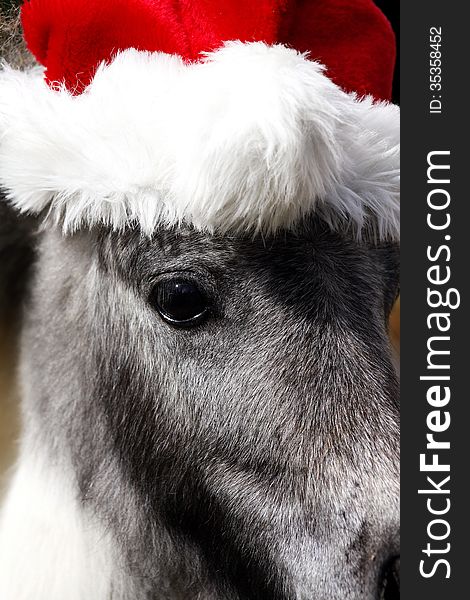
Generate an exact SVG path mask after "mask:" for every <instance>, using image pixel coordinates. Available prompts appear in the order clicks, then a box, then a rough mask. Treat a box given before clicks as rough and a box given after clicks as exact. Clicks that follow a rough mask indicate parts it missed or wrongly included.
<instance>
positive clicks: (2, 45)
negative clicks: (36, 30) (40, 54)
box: [0, 0, 36, 69]
mask: <svg viewBox="0 0 470 600" xmlns="http://www.w3.org/2000/svg"><path fill="white" fill-rule="evenodd" d="M0 60H1V61H5V62H6V63H8V64H9V65H10V66H12V67H14V68H16V69H28V68H30V67H32V66H34V65H35V64H36V62H35V60H34V57H33V55H32V54H31V53H30V52H29V50H28V49H27V47H26V44H25V42H24V39H23V35H22V29H21V22H20V8H19V6H18V2H12V1H10V2H8V1H5V0H0Z"/></svg>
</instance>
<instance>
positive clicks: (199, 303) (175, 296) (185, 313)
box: [152, 279, 208, 325]
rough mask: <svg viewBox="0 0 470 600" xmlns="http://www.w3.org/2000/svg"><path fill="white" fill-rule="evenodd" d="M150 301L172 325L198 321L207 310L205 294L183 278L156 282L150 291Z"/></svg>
mask: <svg viewBox="0 0 470 600" xmlns="http://www.w3.org/2000/svg"><path fill="white" fill-rule="evenodd" d="M152 302H153V304H154V305H155V308H156V309H157V310H158V312H159V313H160V315H161V316H162V317H163V318H164V319H165V320H166V321H168V322H170V323H172V324H174V325H194V324H196V323H199V322H200V321H201V320H202V319H203V318H204V316H205V315H206V313H207V311H208V302H207V298H206V296H205V294H204V293H203V292H202V291H201V290H200V289H199V287H198V286H197V285H196V284H195V283H193V282H191V281H187V280H185V279H172V280H169V281H162V282H160V283H158V284H157V285H156V286H155V288H154V290H153V293H152Z"/></svg>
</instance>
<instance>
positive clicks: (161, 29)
mask: <svg viewBox="0 0 470 600" xmlns="http://www.w3.org/2000/svg"><path fill="white" fill-rule="evenodd" d="M22 22H23V27H24V34H25V39H26V42H27V44H28V46H29V48H30V50H31V51H32V52H33V53H34V55H35V56H36V58H37V59H38V61H39V62H40V63H41V64H42V65H43V66H44V68H36V69H33V70H32V71H29V72H18V71H14V70H12V69H10V68H8V67H7V66H4V68H3V70H2V71H0V186H1V187H2V188H3V189H4V190H5V191H6V195H7V197H8V199H9V200H10V201H11V202H12V203H13V204H14V205H15V206H17V207H18V208H19V210H21V211H24V212H32V213H44V214H47V215H48V216H49V217H52V218H54V219H56V220H57V221H60V223H61V224H62V225H63V227H64V229H65V230H73V229H75V228H77V227H83V226H92V225H93V224H97V223H105V224H107V225H110V226H112V227H114V228H122V227H124V226H126V225H127V224H129V223H138V224H139V225H140V227H141V228H142V230H143V231H145V232H147V233H151V232H152V231H154V230H155V228H156V227H159V226H162V225H163V226H172V225H175V224H178V223H183V222H184V223H189V224H192V225H193V226H194V227H196V228H198V229H203V230H209V231H221V232H226V231H231V232H242V231H243V232H257V231H266V232H274V231H276V230H278V229H280V228H292V227H295V225H296V223H298V222H299V221H300V220H301V218H302V217H303V216H305V215H308V214H312V213H317V214H319V215H320V216H321V217H322V218H323V219H325V220H326V221H327V222H329V223H330V224H331V225H332V226H333V227H340V228H344V227H350V228H351V229H353V230H354V231H355V232H356V233H357V234H360V233H361V231H363V230H364V229H367V230H368V231H373V232H374V234H375V235H376V237H379V238H382V239H383V238H388V239H398V235H399V234H398V213H399V141H398V129H399V127H398V120H399V115H398V109H397V108H396V107H395V106H393V105H391V104H389V103H387V102H384V100H388V98H389V95H390V89H391V81H392V73H393V64H394V58H395V40H394V36H393V32H392V31H391V28H390V25H389V24H388V22H387V20H386V19H385V17H384V16H383V15H382V13H381V12H380V11H379V10H378V8H377V7H376V6H375V5H374V3H373V2H372V0H258V1H257V2H253V1H252V0H177V1H175V0H62V1H61V0H30V1H29V2H26V3H25V4H24V5H23V8H22ZM323 65H325V66H323Z"/></svg>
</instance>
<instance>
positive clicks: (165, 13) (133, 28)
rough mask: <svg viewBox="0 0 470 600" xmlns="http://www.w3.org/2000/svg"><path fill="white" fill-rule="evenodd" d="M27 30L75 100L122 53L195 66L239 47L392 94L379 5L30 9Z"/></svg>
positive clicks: (366, 90) (109, 4)
mask: <svg viewBox="0 0 470 600" xmlns="http://www.w3.org/2000/svg"><path fill="white" fill-rule="evenodd" d="M22 22H23V28H24V34H25V39H26V42H27V44H28V46H29V48H30V50H31V51H32V53H33V54H34V55H35V56H36V58H37V59H38V61H39V62H40V63H41V64H43V65H44V66H45V67H46V78H47V81H48V82H49V83H56V82H65V85H66V86H67V88H68V89H69V90H70V91H73V92H74V93H77V92H81V91H83V89H84V87H86V86H87V85H88V84H89V83H90V81H91V79H92V77H93V74H94V73H95V71H96V68H97V66H98V65H99V64H100V63H101V62H103V61H109V60H110V59H111V58H112V57H113V56H114V55H115V54H116V52H117V51H119V50H125V49H127V48H136V49H138V50H148V51H161V52H165V53H168V54H178V55H179V56H181V57H183V58H184V59H186V60H190V61H193V60H197V59H198V58H199V57H200V55H201V53H203V52H208V51H212V50H214V49H216V48H218V47H220V46H221V45H222V44H223V43H224V42H226V41H230V40H240V41H242V42H250V41H263V42H265V43H267V44H273V43H282V44H286V45H287V46H289V47H292V48H294V49H296V50H299V51H301V52H305V51H308V52H309V54H310V58H311V59H312V60H318V61H319V62H321V63H323V64H325V65H326V66H327V68H328V76H329V77H330V78H331V79H332V80H333V81H334V82H335V83H337V84H338V85H339V86H340V87H342V88H343V89H344V90H346V91H355V92H357V93H358V95H360V96H362V95H365V94H371V95H372V96H374V97H375V98H376V99H389V98H390V94H391V84H392V77H393V67H394V61H395V39H394V34H393V32H392V29H391V27H390V24H389V23H388V21H387V19H386V18H385V16H384V15H383V14H382V12H381V11H380V10H379V9H378V8H377V7H376V6H375V4H374V2H373V1H372V0H257V1H256V2H253V0H176V1H175V0H86V1H84V0H66V1H64V0H30V1H29V2H25V4H24V5H23V7H22Z"/></svg>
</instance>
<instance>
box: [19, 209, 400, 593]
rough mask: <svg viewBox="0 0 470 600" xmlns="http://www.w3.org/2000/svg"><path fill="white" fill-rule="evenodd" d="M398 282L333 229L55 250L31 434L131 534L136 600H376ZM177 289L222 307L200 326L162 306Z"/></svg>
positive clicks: (392, 453) (55, 235) (32, 367)
mask: <svg viewBox="0 0 470 600" xmlns="http://www.w3.org/2000/svg"><path fill="white" fill-rule="evenodd" d="M397 271H398V266H397V249H396V248H395V247H394V246H392V245H382V246H379V247H377V246H373V245H371V244H366V243H363V244H360V243H358V242H357V241H353V240H351V239H348V238H347V237H346V236H341V235H339V234H337V233H332V232H331V231H330V230H329V229H328V227H326V226H325V225H324V224H322V223H321V222H320V221H318V220H317V221H315V220H312V221H311V222H308V223H306V224H305V226H304V227H303V228H302V230H301V231H300V232H299V233H298V234H292V233H289V234H285V235H282V236H278V237H277V238H275V239H269V240H262V239H260V238H257V239H254V240H253V239H235V238H230V237H228V236H226V237H218V236H209V235H204V234H201V233H197V232H195V231H193V230H191V229H189V228H180V229H179V230H175V231H170V232H168V231H159V232H157V233H156V234H155V236H154V237H153V238H152V239H151V240H150V239H148V238H144V237H142V235H141V234H140V233H139V231H127V232H124V233H121V234H117V233H112V232H109V231H106V230H94V231H91V232H81V233H77V234H76V235H74V236H70V237H63V236H62V234H60V233H59V232H57V231H55V230H50V231H46V232H44V233H43V234H42V236H41V239H40V243H39V246H38V255H37V261H36V266H35V275H34V278H33V282H32V284H31V290H32V291H31V299H30V301H29V304H28V306H27V311H26V314H27V319H26V324H25V327H24V335H23V368H22V370H23V379H24V382H25V399H24V402H25V405H24V414H25V435H26V436H28V438H29V439H30V440H34V443H35V444H37V446H38V447H48V448H49V451H50V453H51V456H52V457H54V456H60V457H61V458H62V459H64V460H66V461H67V462H69V464H70V465H71V468H72V469H73V473H74V477H75V479H76V490H77V494H78V495H79V498H80V502H81V504H82V506H83V510H86V511H90V512H92V513H93V514H94V515H96V516H97V518H98V520H99V521H100V522H101V523H103V524H104V525H105V526H106V527H107V528H108V529H109V530H111V531H112V532H113V535H115V536H116V540H117V541H116V543H117V545H118V546H119V548H120V550H121V551H122V552H123V553H124V555H125V562H126V569H127V573H128V582H129V590H133V591H132V592H129V594H130V595H129V596H125V597H126V598H128V597H129V598H130V597H132V598H135V600H140V599H142V600H144V599H145V600H147V599H153V598H158V599H160V600H166V599H168V600H170V599H171V600H178V599H193V598H194V599H200V600H215V599H227V600H236V599H237V600H238V599H242V598H250V599H266V600H267V599H268V598H269V599H303V600H307V599H308V600H343V599H346V598H351V599H358V600H359V599H364V600H365V599H367V600H369V599H370V600H372V599H373V598H376V597H377V594H378V589H379V587H380V585H381V583H380V581H381V573H382V569H383V567H384V564H385V563H386V561H387V560H388V559H389V557H391V556H394V555H396V554H398V552H399V550H398V476H399V475H398V461H399V457H398V453H399V408H398V390H397V380H396V376H395V373H394V370H393V367H392V363H391V358H390V349H389V343H388V337H387V330H386V323H387V317H388V313H389V311H390V308H391V305H392V302H393V299H394V296H395V294H396V286H397ZM169 273H173V274H181V273H184V274H185V275H186V276H190V277H192V278H194V279H195V280H196V281H197V282H198V283H199V284H200V285H201V286H203V288H204V289H205V290H206V291H207V293H208V295H209V296H210V297H211V298H212V301H213V306H214V309H213V314H212V316H211V317H210V319H209V320H208V321H207V322H206V323H205V324H203V325H201V326H200V327H198V328H195V329H190V330H180V329H174V328H172V327H171V326H170V325H168V324H167V323H165V322H164V321H163V320H162V319H161V318H160V317H159V315H158V313H157V312H156V311H155V310H154V308H153V307H152V306H151V305H150V303H149V294H150V291H151V289H152V285H153V284H154V283H155V282H156V281H158V280H159V278H161V277H168V276H169V275H168V274H169ZM123 598H124V597H122V600H123ZM390 598H391V597H390ZM116 600H117V597H116ZM119 600H121V596H119Z"/></svg>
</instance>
